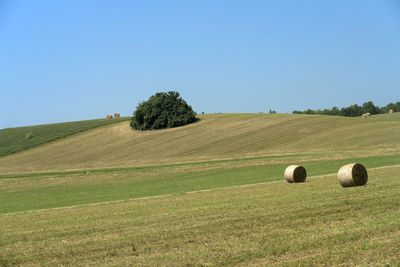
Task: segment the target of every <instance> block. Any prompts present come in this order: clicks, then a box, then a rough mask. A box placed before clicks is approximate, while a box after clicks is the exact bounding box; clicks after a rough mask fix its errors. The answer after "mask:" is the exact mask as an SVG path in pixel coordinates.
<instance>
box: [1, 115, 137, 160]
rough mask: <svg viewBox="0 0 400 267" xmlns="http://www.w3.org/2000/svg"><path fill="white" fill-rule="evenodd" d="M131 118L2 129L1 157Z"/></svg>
mask: <svg viewBox="0 0 400 267" xmlns="http://www.w3.org/2000/svg"><path fill="white" fill-rule="evenodd" d="M129 119H130V117H123V118H117V119H112V120H106V119H95V120H85V121H73V122H63V123H52V124H44V125H35V126H26V127H16V128H6V129H2V130H0V157H2V156H6V155H9V154H12V153H15V152H19V151H22V150H25V149H28V148H31V147H35V146H39V145H42V144H45V143H48V142H51V141H54V140H57V139H60V138H64V137H67V136H69V135H73V134H76V133H80V132H83V131H86V130H89V129H93V128H96V127H100V126H105V125H109V124H112V123H115V122H122V121H127V120H129Z"/></svg>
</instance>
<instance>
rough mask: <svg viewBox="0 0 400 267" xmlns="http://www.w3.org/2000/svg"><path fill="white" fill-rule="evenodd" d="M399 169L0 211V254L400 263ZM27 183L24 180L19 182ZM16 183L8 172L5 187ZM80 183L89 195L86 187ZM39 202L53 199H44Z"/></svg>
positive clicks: (180, 261) (109, 261)
mask: <svg viewBox="0 0 400 267" xmlns="http://www.w3.org/2000/svg"><path fill="white" fill-rule="evenodd" d="M323 166H324V163H321V165H316V166H314V167H315V169H317V170H318V167H320V168H322V169H324V167H323ZM325 166H330V165H329V164H328V165H325ZM309 168H311V166H309ZM317 172H318V171H317ZM234 173H236V172H235V171H234V170H226V174H234ZM399 173H400V167H399V166H397V167H396V166H392V167H390V166H389V167H382V168H376V169H370V170H369V181H368V183H367V185H366V186H363V187H353V188H342V187H341V186H340V185H339V183H338V181H337V179H336V175H334V174H333V175H326V176H314V177H309V178H308V180H307V182H305V183H301V184H289V183H286V182H284V181H282V179H281V178H280V177H281V174H280V175H279V177H275V178H273V177H272V176H271V177H270V178H268V175H266V176H267V178H265V179H264V180H263V181H274V180H278V179H279V180H280V181H278V182H272V183H268V182H267V183H265V182H264V183H257V184H253V185H244V186H233V187H224V188H219V189H218V188H215V189H214V190H211V191H200V192H193V193H183V192H181V193H179V194H173V195H165V196H159V197H150V198H146V199H136V200H128V201H121V202H114V203H112V202H111V203H103V204H97V205H84V206H80V207H79V206H76V207H69V208H62V209H44V210H41V211H35V212H28V213H14V214H9V215H4V214H3V215H0V264H3V265H5V266H7V265H109V266H112V265H115V266H121V265H135V266H265V265H272V264H273V265H277V266H287V265H295V266H310V265H328V266H332V265H373V266H377V265H385V264H388V265H394V266H395V265H398V264H399V263H400V260H399V258H398V251H399V250H400V221H399V220H398V218H399V216H400V209H399V208H398V207H399V206H400V194H399V192H400V183H399V179H400V177H399ZM208 175H214V174H213V172H212V171H211V170H210V171H209V173H208ZM251 175H253V174H252V173H249V176H251ZM228 176H229V175H227V176H225V181H227V183H226V184H225V185H228V184H230V182H229V178H228ZM214 177H215V179H222V178H221V177H218V176H214ZM260 178H261V177H260ZM4 179H5V178H3V179H2V181H4ZM19 179H24V178H19ZM44 179H46V178H44ZM59 179H61V180H64V179H67V178H59ZM108 179H111V177H109V178H108ZM115 179H122V180H123V178H118V177H115ZM159 179H163V178H162V177H160V178H159ZM186 179H190V178H189V177H186ZM67 180H68V179H67ZM21 182H22V181H21ZM47 182H49V183H51V184H52V186H55V184H54V183H57V181H51V182H50V181H47ZM247 182H250V181H247ZM66 183H68V181H66ZM45 184H46V183H44V184H41V183H40V182H39V185H38V187H42V188H45V187H46V185H45ZM101 184H103V183H101ZM154 184H156V183H155V182H154ZM179 184H180V182H177V185H179ZM31 186H32V184H31V183H29V182H28V183H27V184H26V185H25V189H27V188H30V187H31ZM22 187H23V186H22V185H20V184H18V181H16V180H15V181H9V189H8V190H16V189H17V190H18V188H19V189H21V188H22ZM50 187H51V186H50ZM104 187H107V185H106V184H104ZM216 187H218V186H216ZM3 188H4V185H3ZM187 189H188V188H187ZM113 190H117V189H116V188H113ZM3 191H4V189H3ZM28 191H29V189H28ZM70 191H71V192H73V190H72V189H71V190H70ZM183 191H184V190H183ZM170 192H171V191H170ZM175 192H176V191H175ZM30 193H32V192H30ZM30 193H27V195H29V194H30ZM81 193H82V195H86V196H87V197H89V198H92V201H93V200H94V199H95V197H94V195H96V193H95V192H93V191H90V190H88V191H85V192H81ZM67 195H68V194H66V195H62V196H60V198H64V199H67V198H68V196H67ZM13 201H14V200H13ZM20 201H22V200H20ZM56 201H57V200H56ZM58 205H60V203H58ZM2 206H3V207H4V203H3V200H2ZM46 207H49V208H51V207H53V205H52V204H51V203H42V204H41V208H46ZM30 208H32V207H26V209H30ZM12 210H14V211H18V210H20V208H19V207H13V208H9V210H8V211H12Z"/></svg>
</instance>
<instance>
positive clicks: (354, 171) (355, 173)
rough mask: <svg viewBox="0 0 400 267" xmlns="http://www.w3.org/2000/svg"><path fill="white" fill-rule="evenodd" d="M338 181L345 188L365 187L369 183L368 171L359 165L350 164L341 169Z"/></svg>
mask: <svg viewBox="0 0 400 267" xmlns="http://www.w3.org/2000/svg"><path fill="white" fill-rule="evenodd" d="M338 179H339V182H340V184H341V185H342V186H343V187H349V186H357V185H365V184H366V183H367V181H368V173H367V169H366V168H365V167H364V166H363V165H361V164H359V163H350V164H347V165H344V166H343V167H341V168H340V169H339V172H338Z"/></svg>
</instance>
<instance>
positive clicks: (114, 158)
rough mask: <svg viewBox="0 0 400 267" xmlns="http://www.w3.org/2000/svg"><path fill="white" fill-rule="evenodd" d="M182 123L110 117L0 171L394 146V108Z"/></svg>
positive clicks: (18, 156)
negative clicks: (146, 123) (366, 113)
mask: <svg viewBox="0 0 400 267" xmlns="http://www.w3.org/2000/svg"><path fill="white" fill-rule="evenodd" d="M199 118H200V121H198V122H196V123H193V124H190V125H186V126H183V127H178V128H173V129H166V130H156V131H144V132H140V131H134V130H132V129H131V128H130V126H129V122H128V121H125V122H120V123H113V124H111V125H107V126H102V127H97V128H95V129H91V130H87V131H84V132H82V133H78V134H74V135H72V136H68V137H65V138H62V139H59V140H56V141H53V142H51V143H47V144H43V145H41V146H38V147H36V148H32V149H29V150H26V151H22V152H19V153H15V154H12V155H8V156H5V157H1V158H0V174H9V173H24V172H43V171H60V170H78V169H93V168H111V167H114V168H115V167H128V166H143V165H162V164H174V163H182V162H198V161H213V160H223V159H232V158H249V157H250V158H251V157H265V156H271V155H291V154H298V155H307V154H310V153H312V155H313V157H322V158H323V157H330V158H343V157H348V156H363V155H365V156H366V155H383V154H393V153H398V152H399V151H400V114H385V115H377V116H371V117H370V118H368V119H361V118H345V117H335V116H318V115H292V114H209V115H200V116H199Z"/></svg>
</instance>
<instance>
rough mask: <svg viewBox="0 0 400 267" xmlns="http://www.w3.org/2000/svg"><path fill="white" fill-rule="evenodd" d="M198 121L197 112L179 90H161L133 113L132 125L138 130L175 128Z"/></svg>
mask: <svg viewBox="0 0 400 267" xmlns="http://www.w3.org/2000/svg"><path fill="white" fill-rule="evenodd" d="M194 121H196V112H194V111H193V109H192V107H191V106H189V105H188V104H187V103H186V101H185V100H183V99H182V98H181V97H180V94H179V93H178V92H174V91H169V92H166V93H164V92H160V93H156V94H155V95H153V96H151V97H150V98H149V99H148V100H147V101H143V102H141V103H140V104H139V105H138V107H137V108H136V110H135V112H134V113H133V117H132V119H131V127H132V128H134V129H136V130H155V129H165V128H173V127H177V126H182V125H185V124H188V123H191V122H194Z"/></svg>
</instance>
